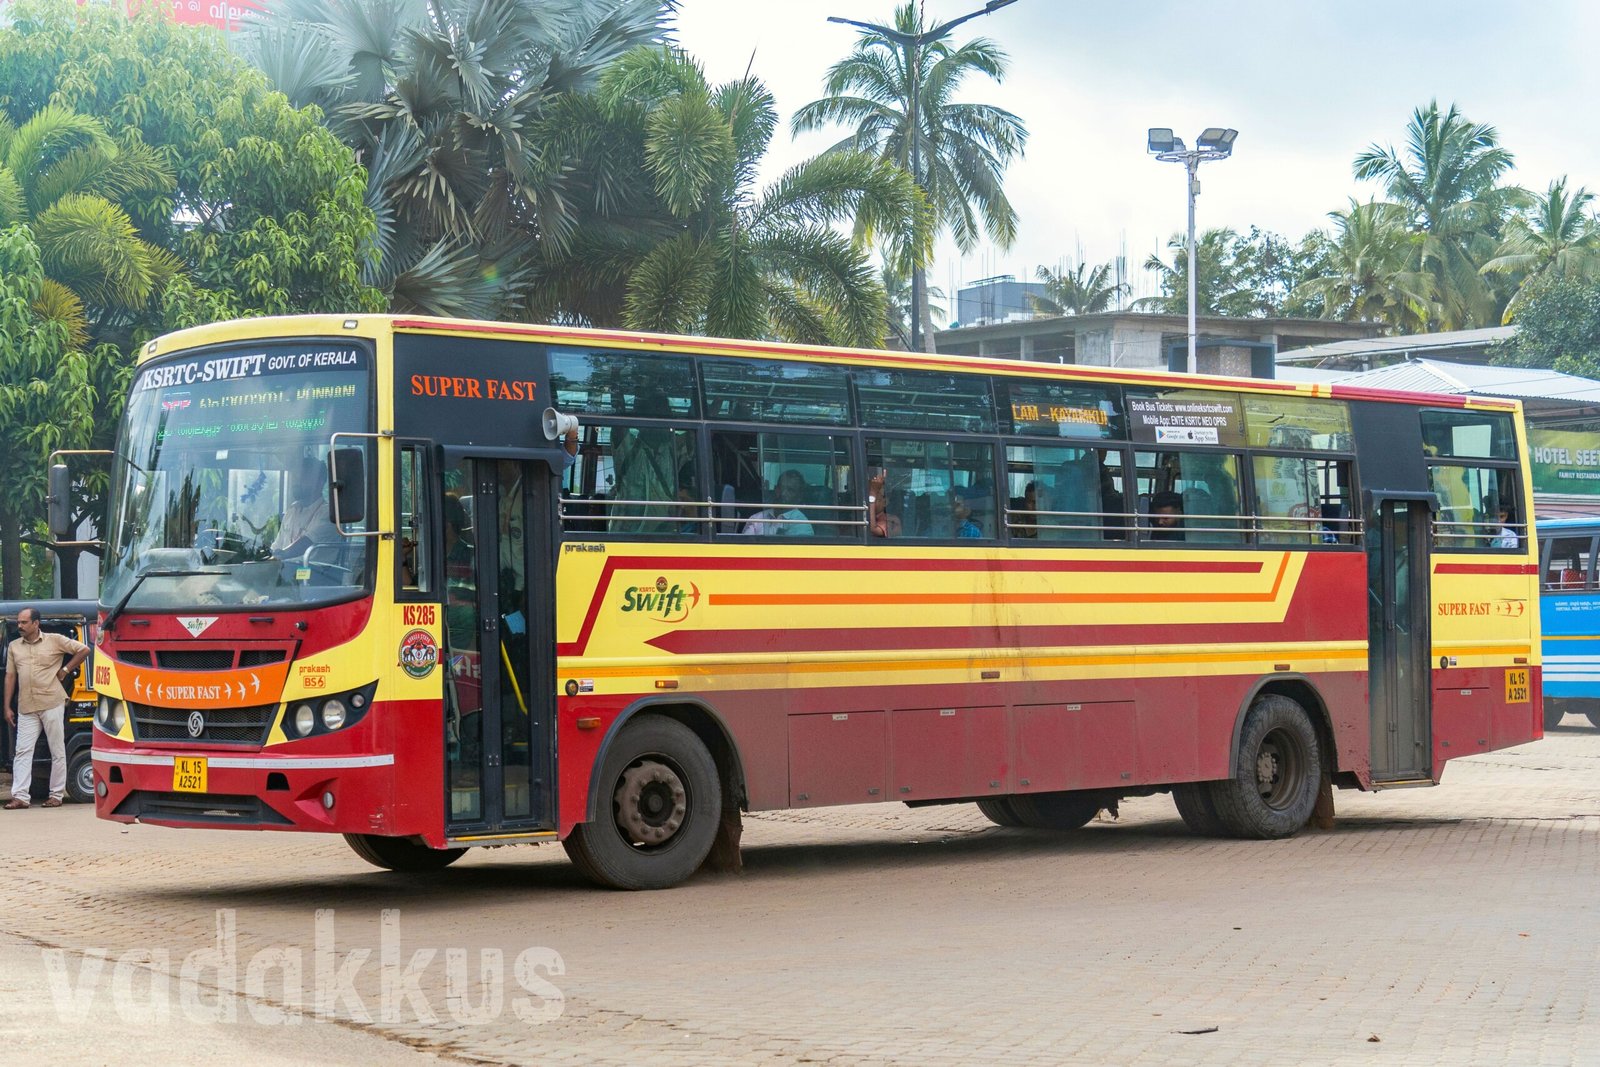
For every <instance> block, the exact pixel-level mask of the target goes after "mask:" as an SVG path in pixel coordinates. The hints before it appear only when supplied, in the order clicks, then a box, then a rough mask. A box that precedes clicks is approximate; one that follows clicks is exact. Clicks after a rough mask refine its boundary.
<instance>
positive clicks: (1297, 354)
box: [1278, 326, 1517, 363]
mask: <svg viewBox="0 0 1600 1067" xmlns="http://www.w3.org/2000/svg"><path fill="white" fill-rule="evenodd" d="M1516 332H1517V328H1516V327H1515V326H1489V327H1485V328H1484V329H1481V330H1447V331H1444V332H1442V333H1412V334H1405V335H1403V336H1400V337H1363V338H1358V339H1356V340H1352V341H1330V342H1329V343H1328V344H1325V345H1312V346H1310V347H1309V348H1295V349H1291V350H1290V351H1287V352H1279V353H1278V362H1279V363H1320V362H1322V361H1323V360H1326V359H1333V358H1336V357H1346V358H1348V357H1351V356H1367V357H1371V356H1382V355H1406V354H1408V353H1412V352H1438V351H1442V350H1445V349H1450V348H1482V347H1484V346H1485V345H1489V344H1493V343H1494V342H1495V341H1504V340H1506V339H1507V338H1509V337H1511V336H1513V335H1514V334H1516Z"/></svg>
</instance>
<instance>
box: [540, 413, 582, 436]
mask: <svg viewBox="0 0 1600 1067" xmlns="http://www.w3.org/2000/svg"><path fill="white" fill-rule="evenodd" d="M577 428H578V417H577V416H576V415H568V414H565V413H563V412H560V411H557V410H556V409H555V408H545V409H544V435H545V437H546V438H547V439H549V440H551V441H558V440H560V439H561V438H563V437H565V436H567V433H568V432H569V431H571V430H576V429H577Z"/></svg>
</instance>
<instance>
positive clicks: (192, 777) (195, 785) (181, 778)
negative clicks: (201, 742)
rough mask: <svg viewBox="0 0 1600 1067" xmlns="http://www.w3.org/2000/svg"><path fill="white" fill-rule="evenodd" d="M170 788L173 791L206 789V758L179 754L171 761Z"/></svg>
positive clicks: (195, 791)
mask: <svg viewBox="0 0 1600 1067" xmlns="http://www.w3.org/2000/svg"><path fill="white" fill-rule="evenodd" d="M172 790H173V792H175V793H204V792H205V791H206V758H205V757H204V756H179V757H178V758H177V759H175V760H173V761H172Z"/></svg>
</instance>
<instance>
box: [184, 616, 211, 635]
mask: <svg viewBox="0 0 1600 1067" xmlns="http://www.w3.org/2000/svg"><path fill="white" fill-rule="evenodd" d="M216 621H217V616H215V615H179V616H178V625H179V626H182V627H183V628H184V629H185V630H188V631H189V636H190V637H199V636H200V635H201V634H203V633H205V632H206V630H208V629H209V628H210V627H211V624H212V623H214V622H216Z"/></svg>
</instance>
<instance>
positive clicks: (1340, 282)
mask: <svg viewBox="0 0 1600 1067" xmlns="http://www.w3.org/2000/svg"><path fill="white" fill-rule="evenodd" d="M1329 218H1331V219H1333V221H1334V225H1335V231H1336V232H1335V233H1334V234H1333V235H1332V236H1331V237H1330V236H1327V235H1324V234H1321V233H1320V232H1319V233H1318V234H1316V240H1314V241H1313V240H1311V239H1308V243H1309V244H1310V246H1312V247H1314V248H1315V252H1314V255H1315V264H1316V265H1315V269H1314V270H1311V271H1309V272H1308V275H1307V277H1306V278H1305V279H1304V280H1303V281H1301V282H1300V284H1299V285H1297V286H1296V287H1295V288H1294V290H1293V292H1292V294H1291V295H1292V298H1293V299H1294V300H1297V301H1301V302H1303V305H1304V306H1306V307H1307V308H1320V315H1321V317H1323V318H1330V319H1335V318H1336V319H1343V320H1345V321H1348V322H1386V323H1389V324H1390V325H1392V326H1396V327H1398V328H1400V329H1402V330H1406V331H1409V332H1413V333H1414V332H1417V331H1420V330H1421V329H1423V328H1424V324H1425V323H1426V322H1427V319H1428V313H1429V308H1430V307H1431V306H1432V297H1433V293H1434V286H1435V281H1434V278H1433V277H1432V276H1431V275H1429V274H1427V273H1424V272H1423V271H1422V270H1421V269H1420V266H1419V265H1418V264H1417V255H1416V249H1417V245H1418V244H1419V242H1420V238H1419V237H1418V236H1417V235H1415V234H1413V233H1411V231H1410V230H1408V229H1407V228H1406V226H1405V224H1404V217H1403V215H1402V209H1401V208H1399V207H1397V206H1396V205H1394V204H1384V203H1378V202H1376V201H1368V202H1367V203H1365V204H1362V203H1358V202H1356V201H1355V200H1351V201H1350V207H1349V208H1348V210H1345V211H1335V212H1332V213H1330V214H1329ZM1303 247H1304V246H1303Z"/></svg>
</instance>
